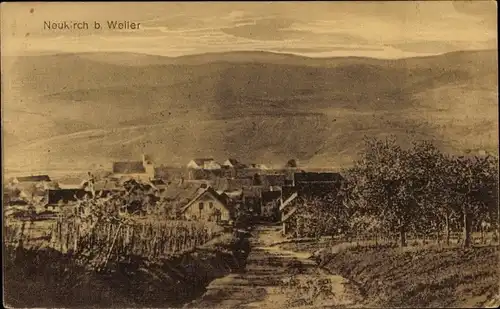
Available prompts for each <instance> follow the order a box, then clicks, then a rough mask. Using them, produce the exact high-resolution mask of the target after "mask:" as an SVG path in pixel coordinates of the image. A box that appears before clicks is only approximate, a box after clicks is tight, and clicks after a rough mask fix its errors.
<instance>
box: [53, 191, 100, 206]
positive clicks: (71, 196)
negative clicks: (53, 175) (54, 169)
mask: <svg viewBox="0 0 500 309" xmlns="http://www.w3.org/2000/svg"><path fill="white" fill-rule="evenodd" d="M47 195H48V200H47V204H50V205H53V204H58V203H59V202H63V203H67V202H74V201H77V200H78V199H82V198H84V197H85V196H86V195H90V192H87V191H85V190H82V189H58V190H47Z"/></svg>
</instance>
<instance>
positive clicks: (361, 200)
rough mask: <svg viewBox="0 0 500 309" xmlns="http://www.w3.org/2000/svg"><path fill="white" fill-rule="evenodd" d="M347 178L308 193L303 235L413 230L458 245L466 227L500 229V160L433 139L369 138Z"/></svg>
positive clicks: (397, 234)
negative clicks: (460, 153)
mask: <svg viewBox="0 0 500 309" xmlns="http://www.w3.org/2000/svg"><path fill="white" fill-rule="evenodd" d="M343 176H344V181H343V182H342V183H341V184H340V185H339V186H337V187H332V188H330V189H329V192H326V193H327V194H325V195H324V196H322V197H307V196H304V197H302V198H300V200H299V205H300V207H298V211H297V215H295V220H292V222H290V226H289V230H291V231H292V234H293V236H295V237H304V236H316V237H319V236H325V235H334V236H338V235H345V236H351V237H364V238H366V237H370V238H372V239H377V238H386V239H394V238H397V239H399V243H400V245H401V246H402V247H404V246H406V245H407V244H408V241H407V238H408V236H409V235H412V236H413V237H419V238H422V239H430V238H433V239H437V240H438V241H439V242H444V243H446V244H450V238H451V235H452V233H453V232H458V231H461V232H462V233H463V236H462V239H461V242H462V244H463V245H464V246H465V247H469V246H470V245H471V244H472V237H471V235H472V233H473V231H480V232H481V233H485V232H490V231H492V230H494V229H496V233H495V238H496V239H495V240H496V241H498V236H499V235H498V234H499V224H498V220H499V207H498V159H497V158H494V157H491V156H482V157H456V156H450V155H446V154H444V153H442V152H440V151H439V150H438V149H437V148H436V147H435V146H434V145H433V144H432V143H430V142H427V141H422V142H415V143H413V145H412V146H411V147H409V148H406V149H405V148H402V147H401V146H400V145H398V143H397V141H396V140H395V139H394V138H387V139H385V140H379V139H366V141H365V149H364V150H363V152H362V153H361V158H360V160H358V161H357V162H355V164H354V166H353V167H352V168H349V169H347V170H345V171H344V173H343Z"/></svg>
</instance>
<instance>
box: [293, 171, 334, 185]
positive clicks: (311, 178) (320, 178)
mask: <svg viewBox="0 0 500 309" xmlns="http://www.w3.org/2000/svg"><path fill="white" fill-rule="evenodd" d="M294 178H295V183H299V182H339V181H341V180H342V176H341V175H340V174H339V173H313V172H301V173H295V174H294Z"/></svg>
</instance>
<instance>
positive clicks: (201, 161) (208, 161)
mask: <svg viewBox="0 0 500 309" xmlns="http://www.w3.org/2000/svg"><path fill="white" fill-rule="evenodd" d="M187 168H190V169H204V170H218V169H220V168H221V165H220V164H219V163H217V162H216V161H215V160H214V159H213V158H198V159H193V160H191V161H189V163H188V164H187Z"/></svg>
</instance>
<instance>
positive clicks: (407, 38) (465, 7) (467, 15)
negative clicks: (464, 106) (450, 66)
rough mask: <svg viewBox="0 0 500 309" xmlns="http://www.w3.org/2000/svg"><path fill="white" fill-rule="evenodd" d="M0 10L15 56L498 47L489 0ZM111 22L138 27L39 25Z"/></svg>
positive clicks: (384, 54)
mask: <svg viewBox="0 0 500 309" xmlns="http://www.w3.org/2000/svg"><path fill="white" fill-rule="evenodd" d="M304 11H307V14H303V12H304ZM1 12H2V13H1V14H2V16H1V17H2V42H3V44H2V55H12V56H17V55H21V54H25V53H28V54H43V53H47V52H50V53H52V52H56V53H58V52H63V53H68V52H70V53H71V52H96V51H99V52H133V53H141V54H149V55H158V56H168V57H178V56H185V55H197V54H203V53H220V52H228V51H234V50H241V51H269V52H276V53H286V54H294V55H299V56H306V57H312V58H329V57H345V56H355V57H370V58H377V59H397V58H407V57H419V56H430V55H439V54H443V53H447V52H452V51H460V50H464V51H467V50H483V49H497V38H496V31H497V26H496V24H497V16H496V2H494V1H474V2H468V1H435V2H422V1H411V2H393V1H391V2H382V1H378V2H348V3H346V2H309V3H302V2H276V3H266V2H245V3H234V2H233V3H219V2H214V3H186V2H171V3H132V4H130V3H121V4H120V9H119V10H117V9H116V6H115V5H114V4H113V3H76V2H73V3H69V2H63V3H2V10H1ZM113 20H117V21H127V22H130V23H140V26H138V29H135V30H133V29H128V30H116V29H114V30H110V29H105V28H106V27H103V28H102V29H99V30H96V29H92V27H91V28H90V29H85V30H76V29H72V30H71V31H70V30H51V29H44V22H49V21H50V22H62V21H72V22H74V21H77V22H83V21H85V22H87V23H92V22H94V21H98V22H99V23H106V22H107V21H113ZM19 21H22V22H19Z"/></svg>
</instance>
